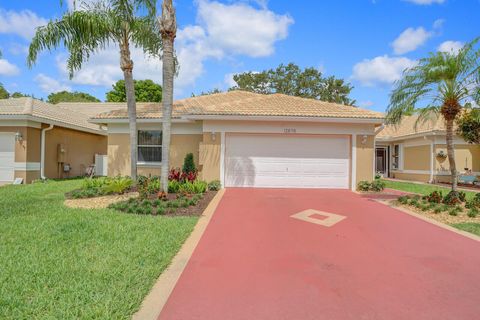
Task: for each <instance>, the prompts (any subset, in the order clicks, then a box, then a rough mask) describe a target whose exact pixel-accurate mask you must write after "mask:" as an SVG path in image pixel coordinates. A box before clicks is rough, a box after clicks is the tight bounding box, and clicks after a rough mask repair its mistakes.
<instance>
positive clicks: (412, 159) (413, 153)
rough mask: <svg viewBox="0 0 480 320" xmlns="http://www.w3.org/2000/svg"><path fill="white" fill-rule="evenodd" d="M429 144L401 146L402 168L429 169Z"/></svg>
mask: <svg viewBox="0 0 480 320" xmlns="http://www.w3.org/2000/svg"><path fill="white" fill-rule="evenodd" d="M430 158H431V157H430V146H429V145H423V146H405V147H404V148H403V169H404V170H430Z"/></svg>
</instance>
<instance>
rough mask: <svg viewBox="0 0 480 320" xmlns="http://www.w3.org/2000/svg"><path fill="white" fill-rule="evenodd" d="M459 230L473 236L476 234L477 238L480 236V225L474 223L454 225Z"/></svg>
mask: <svg viewBox="0 0 480 320" xmlns="http://www.w3.org/2000/svg"><path fill="white" fill-rule="evenodd" d="M452 226H454V227H455V228H457V229H460V230H463V231H467V232H470V233H473V234H476V235H477V236H480V223H473V222H465V223H457V224H453V225H452Z"/></svg>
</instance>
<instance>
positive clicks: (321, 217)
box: [290, 209, 346, 227]
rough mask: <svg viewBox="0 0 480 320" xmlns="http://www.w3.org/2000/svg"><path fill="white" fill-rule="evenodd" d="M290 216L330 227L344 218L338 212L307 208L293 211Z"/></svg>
mask: <svg viewBox="0 0 480 320" xmlns="http://www.w3.org/2000/svg"><path fill="white" fill-rule="evenodd" d="M290 217H292V218H295V219H298V220H302V221H306V222H310V223H315V224H319V225H321V226H324V227H331V226H333V225H335V224H337V223H338V222H340V221H342V220H343V219H345V218H346V217H345V216H341V215H339V214H335V213H330V212H325V211H318V210H313V209H308V210H304V211H301V212H299V213H295V214H294V215H291V216H290Z"/></svg>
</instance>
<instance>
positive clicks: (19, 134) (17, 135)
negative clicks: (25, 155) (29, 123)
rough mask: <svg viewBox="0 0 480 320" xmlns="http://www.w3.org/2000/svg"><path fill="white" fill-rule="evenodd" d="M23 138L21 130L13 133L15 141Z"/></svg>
mask: <svg viewBox="0 0 480 320" xmlns="http://www.w3.org/2000/svg"><path fill="white" fill-rule="evenodd" d="M22 140H23V136H22V133H21V132H17V133H15V141H17V142H20V141H22Z"/></svg>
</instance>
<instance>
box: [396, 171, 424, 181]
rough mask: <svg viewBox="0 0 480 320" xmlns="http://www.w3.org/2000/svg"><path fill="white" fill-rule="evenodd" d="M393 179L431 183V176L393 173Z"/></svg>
mask: <svg viewBox="0 0 480 320" xmlns="http://www.w3.org/2000/svg"><path fill="white" fill-rule="evenodd" d="M392 178H394V179H400V180H410V181H419V182H429V181H430V175H429V174H415V173H401V172H393V173H392Z"/></svg>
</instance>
